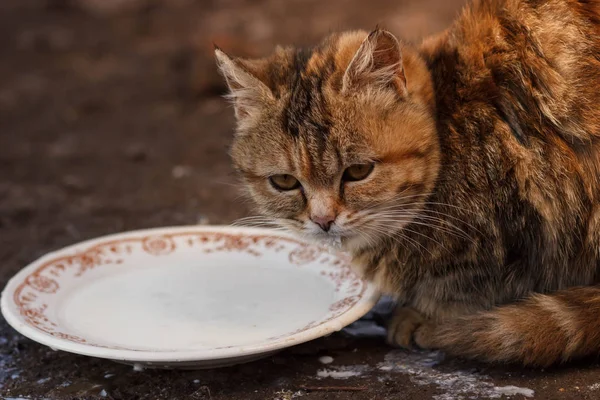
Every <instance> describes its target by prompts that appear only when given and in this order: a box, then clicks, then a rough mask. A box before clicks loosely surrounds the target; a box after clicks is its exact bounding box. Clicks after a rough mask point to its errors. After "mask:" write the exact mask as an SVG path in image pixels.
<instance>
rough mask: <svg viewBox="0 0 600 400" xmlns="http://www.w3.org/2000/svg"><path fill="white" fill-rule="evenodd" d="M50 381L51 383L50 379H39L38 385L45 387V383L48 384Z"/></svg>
mask: <svg viewBox="0 0 600 400" xmlns="http://www.w3.org/2000/svg"><path fill="white" fill-rule="evenodd" d="M48 381H50V378H42V379H38V380H37V383H38V384H39V385H43V384H44V383H46V382H48Z"/></svg>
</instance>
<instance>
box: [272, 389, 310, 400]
mask: <svg viewBox="0 0 600 400" xmlns="http://www.w3.org/2000/svg"><path fill="white" fill-rule="evenodd" d="M302 396H304V392H302V391H297V392H292V391H291V390H280V391H279V392H275V398H274V399H273V400H292V399H297V398H298V397H302Z"/></svg>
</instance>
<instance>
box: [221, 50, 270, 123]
mask: <svg viewBox="0 0 600 400" xmlns="http://www.w3.org/2000/svg"><path fill="white" fill-rule="evenodd" d="M215 57H216V59H217V66H218V67H219V70H220V71H221V73H222V74H223V76H224V77H225V81H226V82H227V86H228V87H229V95H228V96H227V97H229V98H230V99H231V100H232V101H233V105H234V108H235V116H236V118H237V119H238V121H242V120H244V119H245V118H247V117H249V116H253V115H256V114H257V113H260V112H261V110H262V109H263V108H264V106H265V104H266V103H267V102H270V101H271V100H272V99H273V93H272V92H271V90H270V89H269V88H268V87H267V86H266V85H265V84H264V83H263V82H262V81H261V80H260V79H259V78H258V77H257V76H256V75H255V74H254V73H253V72H252V71H251V70H250V68H249V67H248V66H247V65H245V64H243V63H242V62H241V61H240V60H235V59H233V58H231V57H229V56H228V55H227V54H225V53H224V52H223V51H222V50H221V49H219V48H218V47H216V46H215Z"/></svg>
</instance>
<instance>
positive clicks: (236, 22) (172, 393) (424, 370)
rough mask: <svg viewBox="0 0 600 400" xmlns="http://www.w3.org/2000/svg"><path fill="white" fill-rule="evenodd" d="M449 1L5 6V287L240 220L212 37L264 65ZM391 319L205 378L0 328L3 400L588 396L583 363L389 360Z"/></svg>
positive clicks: (589, 382)
mask: <svg viewBox="0 0 600 400" xmlns="http://www.w3.org/2000/svg"><path fill="white" fill-rule="evenodd" d="M461 5H462V1H450V0H446V1H444V0H438V1H435V0H420V1H417V0H415V1H402V0H395V1H389V0H371V1H369V2H364V1H360V0H352V1H342V0H336V1H327V2H321V1H316V0H305V1H300V0H290V1H285V2H283V1H276V0H262V1H249V0H248V1H244V0H229V1H216V0H215V1H198V2H194V1H191V0H170V1H149V0H148V1H146V0H46V1H43V0H2V1H0V261H1V264H0V286H2V287H3V286H4V284H5V282H6V281H7V280H8V279H9V278H10V276H12V275H13V274H14V273H15V272H16V271H17V270H18V269H19V268H21V267H23V266H24V265H26V264H27V263H29V262H31V261H32V260H34V259H36V258H37V257H39V256H41V255H43V254H44V253H46V252H48V251H50V250H53V249H57V248H60V247H62V246H65V245H68V244H71V243H73V242H77V241H80V240H83V239H87V238H92V237H95V236H98V235H102V234H108V233H113V232H119V231H123V230H129V229H136V228H145V227H155V226H164V225H182V224H195V223H206V222H210V223H229V222H231V221H233V220H234V219H236V218H239V217H241V216H244V215H247V213H248V210H247V208H246V207H245V205H244V204H243V203H240V202H239V200H238V197H237V196H238V192H237V191H236V185H235V179H234V176H233V175H232V173H231V172H232V171H231V168H230V166H229V161H228V157H227V145H228V143H229V142H230V139H231V132H232V110H231V109H230V108H229V107H228V106H227V105H226V104H225V103H224V102H223V100H222V99H221V97H220V95H222V94H223V89H224V88H223V86H222V83H221V81H220V79H219V78H218V76H217V74H216V71H215V69H214V66H213V60H212V54H211V52H212V42H216V43H217V44H219V45H220V46H221V47H223V48H224V49H226V50H228V51H230V52H232V53H234V54H243V55H259V54H264V53H266V52H267V51H268V50H269V49H270V48H271V47H272V46H273V45H274V44H275V43H276V42H277V43H282V44H286V43H287V44H289V43H298V44H303V43H311V42H314V41H316V40H317V39H318V38H320V37H321V36H323V35H324V34H326V33H327V32H329V31H332V30H338V29H346V28H367V29H368V28H372V27H374V26H375V25H376V24H377V23H379V24H382V25H383V26H384V27H387V28H389V29H391V30H392V31H394V32H397V33H398V34H400V35H402V36H404V37H405V38H408V39H411V40H416V39H418V38H420V37H422V36H423V35H426V34H428V33H431V32H434V31H437V30H440V29H443V28H444V27H445V26H446V25H447V24H449V23H450V21H451V20H452V18H453V16H454V15H455V13H456V12H457V10H458V9H459V8H460V6H461ZM386 310H387V309H386V305H383V307H382V310H380V311H381V312H380V313H379V314H377V316H378V318H375V319H370V318H372V316H369V317H367V318H366V320H365V321H362V322H361V324H362V325H361V326H354V327H353V330H349V331H346V332H342V333H338V334H335V335H332V336H330V337H327V338H323V339H320V340H316V341H314V342H311V343H307V344H305V345H301V346H298V347H296V348H292V349H289V350H286V351H284V352H282V353H280V354H278V355H276V356H273V357H270V358H267V359H264V360H261V361H257V362H254V363H251V364H247V365H241V366H236V367H231V368H225V369H219V370H212V371H134V370H133V369H132V368H131V367H129V366H124V365H119V364H116V363H112V362H109V361H103V360H97V359H90V358H86V357H80V356H76V355H71V354H67V353H63V352H54V351H52V350H50V349H48V348H46V347H43V346H40V345H38V344H36V343H34V342H31V341H30V340H27V339H25V338H23V337H22V336H20V335H18V334H16V333H15V331H13V330H12V329H11V328H9V327H8V325H7V324H6V322H4V320H2V319H0V397H3V398H27V399H42V398H48V399H76V398H78V399H95V398H98V399H101V398H108V399H125V400H129V399H215V400H217V399H221V400H225V399H227V400H236V399H239V400H242V399H243V400H246V399H261V400H262V399H273V400H274V399H292V398H301V399H357V400H358V399H438V400H448V399H455V398H500V397H502V396H504V397H510V398H515V399H519V398H525V397H527V396H535V398H538V399H554V398H557V399H597V398H600V368H599V367H598V363H597V362H596V361H595V360H592V361H587V362H585V363H580V364H579V365H572V366H568V367H565V368H560V369H553V370H549V371H548V370H547V371H531V370H523V369H520V368H516V367H503V368H492V367H488V366H484V365H477V364H472V363H464V362H460V361H456V360H444V359H443V356H441V355H439V354H419V353H407V352H403V351H397V350H392V349H390V348H388V347H387V346H386V345H385V344H384V342H383V339H382V337H381V333H382V328H381V327H379V326H378V325H377V324H378V323H380V321H381V320H382V316H384V314H385V312H386ZM365 330H366V331H370V334H369V335H367V337H361V335H363V336H364V333H365ZM357 332H358V334H359V335H358V336H357V335H356V334H357ZM323 356H329V357H331V358H332V359H333V360H332V362H331V363H329V364H323V363H322V361H330V360H328V359H322V358H321V357H323ZM320 358H321V361H320Z"/></svg>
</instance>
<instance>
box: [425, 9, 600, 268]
mask: <svg viewBox="0 0 600 400" xmlns="http://www.w3.org/2000/svg"><path fill="white" fill-rule="evenodd" d="M422 53H423V55H424V57H425V59H426V61H427V64H428V67H429V69H430V71H431V75H432V79H433V84H434V88H435V89H434V90H435V96H436V106H437V114H438V127H439V129H438V130H439V132H440V138H441V142H442V147H443V153H444V154H448V157H452V158H453V160H454V161H455V164H456V165H462V167H460V168H459V167H457V168H456V169H455V171H453V170H449V171H448V172H447V174H455V175H457V176H459V175H460V174H462V172H461V171H462V170H464V168H465V167H464V166H465V165H482V166H485V167H484V168H482V169H479V170H478V171H479V172H478V174H479V175H476V174H472V175H470V181H469V182H468V184H469V186H465V188H464V190H465V191H474V190H475V191H480V192H481V193H487V192H489V191H490V190H492V191H493V197H494V198H495V199H497V200H496V201H495V202H492V203H490V204H491V205H490V207H492V208H493V207H495V209H496V210H501V211H499V212H500V213H501V214H502V215H499V216H498V220H499V221H503V222H500V225H502V226H501V227H499V229H500V230H505V231H506V232H514V231H515V230H514V227H513V226H512V225H511V223H510V221H515V220H518V219H519V218H522V220H527V221H530V220H531V221H535V220H539V219H541V220H542V221H543V224H542V225H541V226H540V227H539V232H538V233H539V237H545V238H546V239H544V240H542V241H540V243H545V244H544V245H540V251H544V250H543V249H542V247H544V246H545V248H546V249H549V248H557V249H559V248H560V247H561V246H563V248H568V247H569V246H572V247H573V246H574V248H577V247H579V245H581V243H579V244H576V243H575V242H577V241H578V239H575V238H577V237H582V236H583V237H584V242H585V244H584V245H585V246H586V247H589V248H592V247H593V248H597V244H598V243H600V106H599V105H600V0H479V1H475V2H473V3H472V4H471V5H470V6H468V7H467V8H466V9H465V10H464V12H463V13H462V15H461V16H460V17H459V18H458V19H457V21H456V22H455V24H454V25H453V26H452V27H451V28H450V29H449V30H448V31H446V32H444V33H443V34H442V35H440V36H438V37H434V38H431V39H429V40H426V41H425V42H424V44H423V47H422ZM473 146H475V147H473ZM467 148H472V150H470V151H466V150H465V149H467ZM498 177H502V179H503V180H502V181H497V180H496V181H495V182H494V185H493V187H492V188H491V189H490V180H495V179H497V178H498ZM465 185H466V184H465ZM509 198H510V199H513V200H512V201H519V202H520V203H519V204H521V206H520V207H521V209H520V211H514V212H513V214H514V215H513V214H510V215H509V214H506V213H508V211H506V210H507V208H506V207H505V206H504V205H505V204H504V203H505V202H506V199H509ZM502 199H504V200H502ZM445 200H448V201H450V200H451V199H450V198H449V199H445ZM490 212H492V211H490ZM505 214H506V215H505ZM524 229H525V228H524ZM531 229H533V228H532V227H531V226H529V225H528V227H527V229H525V230H524V232H525V231H527V230H531ZM515 237H516V236H515ZM557 238H560V239H557ZM567 238H568V239H567ZM519 240H520V239H519ZM556 240H558V241H562V242H564V243H562V244H561V245H560V246H558V245H557V246H554V247H552V246H550V245H551V244H552V243H554V242H555V241H556ZM569 240H573V243H566V242H568V241H569ZM557 251H559V250H557ZM561 251H562V250H561ZM565 253H567V251H565ZM568 253H570V252H568ZM599 265H600V264H599Z"/></svg>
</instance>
